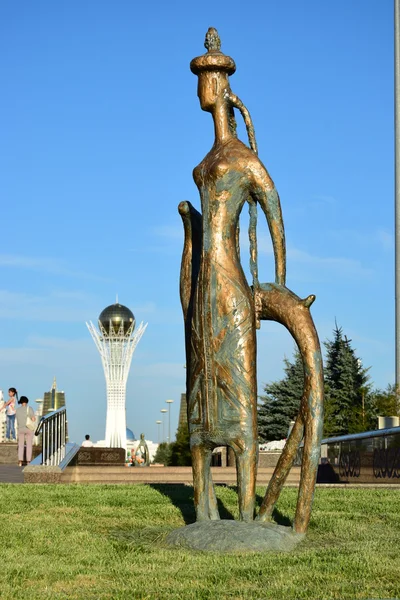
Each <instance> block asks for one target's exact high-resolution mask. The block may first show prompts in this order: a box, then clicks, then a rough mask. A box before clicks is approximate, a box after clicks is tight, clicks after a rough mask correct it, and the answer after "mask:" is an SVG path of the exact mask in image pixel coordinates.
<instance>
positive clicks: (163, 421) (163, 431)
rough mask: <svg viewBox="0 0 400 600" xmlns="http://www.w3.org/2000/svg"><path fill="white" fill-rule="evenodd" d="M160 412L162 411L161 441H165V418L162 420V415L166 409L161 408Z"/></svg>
mask: <svg viewBox="0 0 400 600" xmlns="http://www.w3.org/2000/svg"><path fill="white" fill-rule="evenodd" d="M160 412H161V413H162V441H163V442H165V420H164V415H165V413H166V412H168V410H167V409H166V408H162V409H161V410H160Z"/></svg>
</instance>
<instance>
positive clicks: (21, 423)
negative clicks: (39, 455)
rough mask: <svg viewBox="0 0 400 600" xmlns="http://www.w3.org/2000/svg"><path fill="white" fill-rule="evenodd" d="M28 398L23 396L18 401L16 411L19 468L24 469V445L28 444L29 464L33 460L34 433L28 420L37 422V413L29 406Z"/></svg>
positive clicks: (27, 455) (27, 460)
mask: <svg viewBox="0 0 400 600" xmlns="http://www.w3.org/2000/svg"><path fill="white" fill-rule="evenodd" d="M28 402H29V400H28V398H27V397H26V396H21V398H20V399H19V401H18V404H19V406H18V408H17V410H16V415H17V425H18V466H19V467H22V461H23V460H24V445H25V442H26V462H27V464H28V465H29V463H30V462H31V460H32V441H33V434H34V432H33V431H32V430H31V429H29V427H28V423H27V421H28V418H29V419H30V420H31V421H36V417H35V413H34V412H33V409H32V407H30V406H28Z"/></svg>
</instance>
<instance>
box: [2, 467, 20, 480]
mask: <svg viewBox="0 0 400 600" xmlns="http://www.w3.org/2000/svg"><path fill="white" fill-rule="evenodd" d="M22 471H23V468H22V467H19V466H18V465H0V483H24V474H23V472H22Z"/></svg>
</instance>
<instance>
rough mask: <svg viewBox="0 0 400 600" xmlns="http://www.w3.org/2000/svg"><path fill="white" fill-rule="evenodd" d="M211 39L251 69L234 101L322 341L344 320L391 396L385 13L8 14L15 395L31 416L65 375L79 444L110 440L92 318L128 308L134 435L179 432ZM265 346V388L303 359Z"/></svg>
mask: <svg viewBox="0 0 400 600" xmlns="http://www.w3.org/2000/svg"><path fill="white" fill-rule="evenodd" d="M209 26H214V27H216V28H217V29H218V30H219V33H220V36H221V39H222V50H223V51H224V52H226V53H227V54H229V55H230V56H232V57H233V58H234V60H235V61H236V65H237V72H236V73H235V75H233V76H232V77H231V86H232V89H233V91H234V92H235V93H236V94H237V95H238V96H239V97H240V98H241V99H242V100H243V101H244V102H245V104H246V105H247V107H248V109H249V111H250V112H251V114H252V117H253V120H254V124H255V129H256V135H257V141H258V146H259V155H260V158H261V160H262V161H263V162H264V164H265V165H266V167H267V169H268V171H269V172H270V174H271V176H272V178H273V179H274V181H275V183H276V186H277V188H278V191H279V193H280V197H281V202H282V209H283V214H284V220H285V227H286V236H287V246H288V265H287V268H288V279H287V284H288V287H290V288H291V289H292V290H293V291H294V292H296V293H297V294H299V295H301V296H306V295H308V294H310V293H314V294H316V295H317V301H316V302H315V304H314V306H313V315H314V318H315V322H316V325H317V327H318V330H319V333H320V337H321V340H325V339H326V338H328V337H330V336H331V334H332V329H333V327H334V323H335V319H336V320H337V322H338V324H339V325H340V326H342V327H343V330H344V332H345V333H346V335H347V336H348V337H349V338H351V339H352V343H353V346H354V347H355V348H356V350H357V354H358V356H359V357H360V358H361V359H362V361H363V364H364V365H365V366H371V369H370V374H371V378H372V381H373V383H374V385H376V386H378V387H385V386H386V385H387V384H388V383H391V382H393V381H394V280H393V272H394V240H393V237H394V236H393V227H394V226H393V213H394V208H393V204H394V200H393V195H394V192H393V187H394V186H393V177H394V174H393V148H394V132H393V9H392V2H391V1H390V0H385V1H383V2H377V1H376V0H352V1H351V2H349V1H348V0H337V1H336V2H321V0H304V2H298V1H294V0H287V1H286V2H282V1H281V0H269V1H261V0H259V1H251V0H249V1H248V2H246V3H243V2H237V1H235V0H234V1H230V2H215V0H205V1H203V2H201V3H192V2H188V1H187V0H175V1H174V2H164V1H161V0H158V1H155V2H134V1H133V0H131V1H127V0H119V1H115V2H111V1H110V0H109V1H101V0H86V1H85V2H81V1H78V0H69V1H68V2H51V1H50V0H46V1H45V0H44V1H40V0H36V1H35V2H30V1H28V0H22V1H21V2H13V1H11V0H3V2H2V3H1V4H0V34H1V35H0V57H1V58H0V62H1V79H2V93H1V96H0V114H1V121H2V125H1V131H2V135H1V139H0V161H1V168H0V194H1V216H2V219H1V223H2V244H1V250H0V331H1V336H0V344H1V345H0V361H1V362H0V364H1V370H0V374H1V376H0V387H1V388H2V389H4V390H6V389H8V388H9V387H10V386H15V387H17V389H18V390H19V391H20V393H23V394H25V395H27V396H28V397H29V398H30V399H31V400H34V399H35V398H38V397H41V396H43V392H44V391H46V390H48V389H50V386H51V383H52V380H53V377H54V376H56V377H57V382H58V386H59V388H60V389H63V390H65V392H66V397H67V405H68V414H69V424H70V433H71V437H72V439H74V440H76V441H81V440H82V438H83V436H84V434H85V433H90V434H91V435H92V437H93V438H95V439H99V438H103V437H104V426H105V414H106V396H105V382H104V376H103V372H102V367H101V362H100V357H99V355H98V353H97V350H96V348H95V346H94V343H93V341H92V339H91V337H90V335H89V332H88V331H87V329H86V326H85V321H87V320H92V321H94V322H95V321H96V320H97V317H98V315H99V313H100V312H101V310H102V309H103V308H104V307H106V306H107V305H109V304H111V303H113V302H114V301H115V296H116V294H117V293H118V297H119V300H120V302H121V303H122V304H126V305H127V306H129V307H130V308H131V309H132V310H133V312H134V314H135V316H136V319H137V321H139V322H140V321H145V322H148V323H149V325H148V328H147V331H146V333H145V335H144V337H143V338H142V340H141V342H140V344H139V346H138V348H137V350H136V353H135V355H134V357H133V361H132V367H131V374H130V378H129V382H128V390H127V420H128V425H129V426H130V427H131V428H132V429H133V431H134V432H135V434H136V436H138V435H139V434H140V433H141V432H144V433H145V434H146V437H147V438H148V439H153V440H155V441H156V440H157V426H156V423H155V422H156V420H157V419H159V418H160V417H161V414H160V412H159V411H160V409H161V408H163V407H166V404H165V400H166V399H169V398H171V399H174V400H175V404H174V405H173V407H172V413H171V417H172V418H171V424H172V430H173V431H175V429H176V424H177V416H178V408H179V399H180V394H181V392H183V391H184V385H185V371H184V364H185V355H184V340H183V323H182V315H181V308H180V302H179V281H178V280H179V268H180V259H181V248H182V239H183V234H182V227H181V222H180V219H179V216H178V213H177V205H178V203H179V202H180V201H181V200H184V199H187V200H190V201H191V202H192V203H193V204H194V205H195V206H197V207H199V199H198V192H197V189H196V187H195V184H194V183H193V180H192V169H193V168H194V167H195V166H196V165H197V164H198V163H199V162H200V161H201V159H202V158H203V157H204V155H205V154H206V153H207V152H208V150H209V149H210V148H211V145H212V142H213V127H212V121H211V117H210V115H209V114H208V113H204V112H202V111H201V110H200V107H199V104H198V98H197V94H196V86H197V80H196V77H195V76H194V75H192V73H191V72H190V70H189V63H190V60H191V59H192V58H193V57H195V56H198V55H199V54H202V53H203V52H204V51H205V49H204V47H203V42H204V35H205V32H206V31H207V29H208V27H209ZM238 120H239V121H240V117H239V119H238ZM240 131H241V137H242V139H244V137H245V136H244V134H243V128H241V129H240ZM259 221H260V223H261V222H262V218H261V215H260V218H259ZM259 237H260V245H261V247H262V251H261V253H260V275H261V279H262V280H263V281H271V280H272V279H273V273H274V267H273V260H272V256H271V248H270V242H269V235H268V231H267V229H266V227H265V225H263V226H261V227H260V233H259ZM258 339H259V358H258V371H259V391H261V388H262V384H263V383H265V382H267V381H271V380H276V379H278V378H280V377H281V375H282V359H283V357H284V356H285V355H286V356H289V357H290V356H291V355H292V350H293V343H292V341H291V339H290V336H289V334H287V333H286V332H285V331H284V330H283V328H282V327H280V326H278V325H275V324H268V323H263V324H262V330H261V332H259V338H258Z"/></svg>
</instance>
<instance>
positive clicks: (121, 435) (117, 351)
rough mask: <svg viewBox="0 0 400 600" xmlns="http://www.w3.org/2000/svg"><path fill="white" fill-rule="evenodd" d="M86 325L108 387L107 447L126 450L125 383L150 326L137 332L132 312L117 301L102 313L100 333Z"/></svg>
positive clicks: (91, 325) (140, 327)
mask: <svg viewBox="0 0 400 600" xmlns="http://www.w3.org/2000/svg"><path fill="white" fill-rule="evenodd" d="M86 325H87V327H88V329H89V331H90V334H91V336H92V338H93V341H94V343H95V344H96V347H97V350H98V351H99V353H100V356H101V360H102V363H103V369H104V376H105V379H106V385H107V417H106V436H105V446H106V447H107V448H125V450H126V448H127V439H126V410H125V400H126V382H127V380H128V375H129V368H130V366H131V361H132V356H133V353H134V351H135V348H136V345H137V344H138V342H139V340H140V338H141V337H142V335H143V333H144V331H145V329H146V327H147V324H146V325H143V323H141V324H140V325H139V327H138V328H137V330H136V331H134V330H135V325H136V321H135V317H134V314H133V312H132V311H131V310H130V309H129V308H128V307H127V306H123V305H122V304H119V302H118V299H117V302H116V303H115V304H111V305H110V306H107V307H106V308H105V309H104V310H103V311H102V312H101V313H100V316H99V319H98V325H99V328H98V329H96V327H95V326H94V325H93V323H92V322H91V321H89V322H88V323H86Z"/></svg>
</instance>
